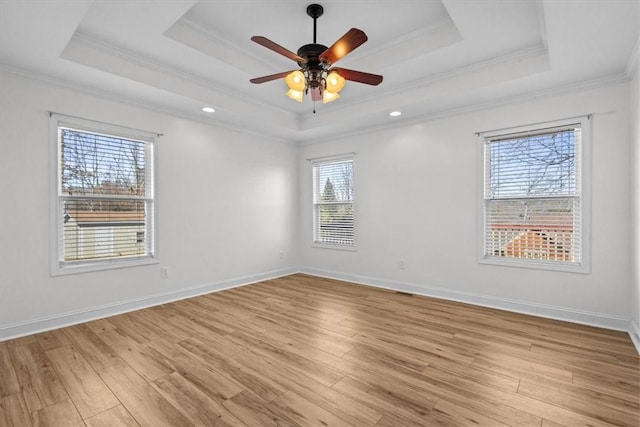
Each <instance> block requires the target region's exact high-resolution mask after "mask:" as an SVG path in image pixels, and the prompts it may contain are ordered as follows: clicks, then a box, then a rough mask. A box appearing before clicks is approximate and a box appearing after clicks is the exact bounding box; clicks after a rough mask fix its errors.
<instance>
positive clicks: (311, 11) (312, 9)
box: [307, 3, 324, 44]
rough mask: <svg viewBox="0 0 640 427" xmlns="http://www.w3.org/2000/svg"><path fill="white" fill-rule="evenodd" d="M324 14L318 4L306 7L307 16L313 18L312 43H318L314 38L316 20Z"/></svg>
mask: <svg viewBox="0 0 640 427" xmlns="http://www.w3.org/2000/svg"><path fill="white" fill-rule="evenodd" d="M323 13H324V9H323V8H322V6H320V5H319V4H315V3H314V4H310V5H309V6H307V15H309V16H310V17H312V18H313V43H314V44H316V43H318V41H317V38H316V31H317V20H318V18H320V17H321V16H322V14H323Z"/></svg>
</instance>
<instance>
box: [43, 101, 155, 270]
mask: <svg viewBox="0 0 640 427" xmlns="http://www.w3.org/2000/svg"><path fill="white" fill-rule="evenodd" d="M49 115H50V119H49V177H50V179H49V274H50V275H51V276H62V275H67V274H78V273H90V272H96V271H102V270H112V269H118V268H126V267H137V266H144V265H151V264H158V263H159V251H158V230H159V227H158V197H157V187H156V176H157V169H158V168H157V164H156V161H155V160H156V159H155V155H156V154H155V152H156V150H152V153H151V155H152V156H153V158H152V162H153V171H152V185H151V186H152V189H153V193H154V195H153V212H154V214H153V241H152V244H151V247H152V248H153V254H152V255H149V256H146V257H136V258H130V259H103V260H95V261H92V260H88V261H80V262H77V263H73V264H67V265H65V266H61V265H60V261H59V254H58V241H59V238H60V235H59V233H62V232H63V231H62V229H60V228H58V224H59V223H60V220H61V218H59V217H58V215H60V209H59V187H58V186H59V185H60V183H59V177H58V172H59V171H58V168H59V165H60V161H59V160H60V157H59V156H60V153H59V147H58V127H59V126H69V127H72V128H73V127H76V128H80V129H83V130H86V131H95V132H99V133H106V134H109V135H115V136H120V137H124V138H132V139H138V140H144V141H150V142H151V143H152V144H153V145H154V147H155V140H156V138H157V137H158V134H155V133H152V132H147V131H143V130H137V129H131V128H127V127H123V126H118V125H113V124H108V123H102V122H98V121H94V120H88V119H82V118H78V117H73V116H67V115H63V114H58V113H50V114H49Z"/></svg>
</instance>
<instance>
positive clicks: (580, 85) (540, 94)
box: [297, 74, 629, 146]
mask: <svg viewBox="0 0 640 427" xmlns="http://www.w3.org/2000/svg"><path fill="white" fill-rule="evenodd" d="M628 81H629V79H628V78H627V76H626V75H624V74H614V75H608V76H604V77H600V78H596V79H591V80H585V81H581V82H577V83H571V84H567V85H562V86H555V87H552V88H546V89H542V90H538V91H534V92H530V93H527V94H522V95H514V96H507V97H503V98H499V99H495V100H492V101H487V102H480V103H476V104H472V105H467V106H464V107H459V108H451V109H448V110H442V111H436V112H433V113H430V114H419V113H418V114H417V115H416V116H414V117H410V118H406V119H399V120H398V119H394V120H390V121H388V122H386V123H382V124H379V125H377V126H368V127H367V128H366V129H356V130H353V131H345V132H340V133H337V134H335V135H333V136H324V137H322V138H316V139H314V138H310V139H306V140H304V141H301V140H298V141H297V142H298V144H300V145H301V146H307V145H314V144H319V143H322V142H326V141H327V140H329V139H330V140H336V139H343V138H348V137H353V136H359V135H366V134H369V133H372V132H380V131H383V130H388V129H395V128H401V127H406V126H411V125H416V124H422V123H426V122H430V121H433V120H439V119H444V118H448V117H454V116H459V115H462V114H468V113H474V112H477V111H482V110H489V109H492V108H498V107H503V106H508V105H517V104H523V103H526V102H529V101H533V100H536V99H541V98H550V97H553V96H558V95H567V94H571V93H576V92H580V91H584V90H589V89H595V88H601V87H608V86H614V85H617V84H621V83H627V82H628ZM385 114H386V113H385Z"/></svg>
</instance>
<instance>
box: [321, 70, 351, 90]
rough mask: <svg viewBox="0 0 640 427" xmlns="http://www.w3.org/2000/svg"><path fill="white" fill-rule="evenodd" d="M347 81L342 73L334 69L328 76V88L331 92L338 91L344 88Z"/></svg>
mask: <svg viewBox="0 0 640 427" xmlns="http://www.w3.org/2000/svg"><path fill="white" fill-rule="evenodd" d="M345 84H347V81H346V80H345V79H344V77H342V76H341V75H340V74H338V73H336V72H335V71H332V72H330V73H329V75H328V76H327V88H326V90H328V91H329V92H333V93H338V92H340V91H341V90H342V88H344V85H345Z"/></svg>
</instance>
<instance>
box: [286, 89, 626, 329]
mask: <svg viewBox="0 0 640 427" xmlns="http://www.w3.org/2000/svg"><path fill="white" fill-rule="evenodd" d="M587 113H594V115H593V118H592V130H593V131H592V135H593V141H592V147H593V150H592V151H593V165H592V179H593V185H592V201H593V207H592V263H591V273H590V274H578V273H563V272H553V271H541V270H532V269H522V268H514V267H501V266H491V265H484V264H479V263H478V253H477V246H476V235H477V232H476V229H477V215H478V213H477V204H478V184H477V180H478V172H477V171H478V167H479V165H478V151H477V150H478V149H479V148H480V147H479V142H478V139H477V138H476V136H475V133H476V132H479V131H485V130H491V129H499V128H504V127H511V126H519V125H526V124H530V123H537V122H543V121H550V120H558V119H563V118H567V117H573V116H577V115H583V114H587ZM385 119H387V120H392V119H390V118H388V117H381V120H385ZM345 152H355V153H356V164H355V168H356V175H355V185H356V210H357V214H356V221H357V223H356V224H357V236H358V243H357V251H341V250H329V249H320V248H313V247H312V246H311V243H310V242H311V239H312V222H311V218H312V213H311V188H312V187H311V171H310V168H311V166H310V164H309V163H308V162H306V161H305V159H307V158H314V157H319V156H326V155H332V154H338V153H345ZM629 155H630V143H629V85H628V84H618V85H615V86H611V87H606V88H598V89H588V90H584V91H582V92H580V93H573V94H566V95H561V96H556V97H549V98H546V99H535V100H530V101H528V102H522V103H519V104H515V105H509V106H505V107H498V108H490V109H486V110H483V111H479V112H474V113H469V114H465V115H459V116H455V117H449V118H444V119H439V120H433V121H425V122H423V123H418V124H412V125H408V126H406V127H399V128H393V129H387V130H384V131H376V132H371V133H369V134H362V135H357V136H353V137H348V138H343V139H340V140H336V141H330V142H326V143H319V144H313V145H308V146H305V147H303V148H302V150H301V153H300V158H299V163H298V164H299V173H300V174H301V175H300V217H301V224H300V227H301V229H300V235H301V243H300V251H301V265H302V268H303V271H307V272H310V273H313V274H319V275H326V276H330V277H336V278H343V279H347V280H354V281H359V282H363V283H369V284H375V285H379V286H386V287H391V288H396V289H403V290H409V291H412V292H416V293H424V294H431V295H436V296H441V297H446V298H453V299H459V300H463V301H470V302H474V303H480V304H487V305H492V306H497V307H503V308H507V309H513V310H520V311H525V312H530V313H536V314H541V315H545V316H551V317H558V318H564V319H569V320H573V321H578V322H585V323H594V324H598V325H602V326H608V327H613V328H619V329H627V327H628V324H629V319H630V318H631V304H630V302H629V294H630V281H629V271H630V268H631V263H630V256H629V248H630V245H631V241H630V233H629V227H630V225H631V215H630V202H629V194H630V180H629V174H630V163H629V160H628V159H629ZM400 259H404V260H405V263H406V269H404V270H400V269H399V265H398V264H399V260H400Z"/></svg>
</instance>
